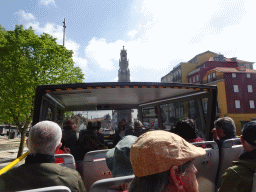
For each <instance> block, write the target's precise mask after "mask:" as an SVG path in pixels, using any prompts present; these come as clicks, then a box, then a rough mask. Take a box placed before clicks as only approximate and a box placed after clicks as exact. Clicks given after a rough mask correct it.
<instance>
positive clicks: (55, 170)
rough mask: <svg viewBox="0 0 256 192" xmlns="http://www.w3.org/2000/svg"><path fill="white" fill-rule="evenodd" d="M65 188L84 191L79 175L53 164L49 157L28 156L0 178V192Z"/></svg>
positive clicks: (74, 171) (40, 155) (53, 160)
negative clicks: (19, 164) (23, 162)
mask: <svg viewBox="0 0 256 192" xmlns="http://www.w3.org/2000/svg"><path fill="white" fill-rule="evenodd" d="M57 185H62V186H67V187H68V188H70V190H71V191H86V189H85V186H84V182H83V180H82V178H81V176H80V174H79V173H78V172H77V171H76V170H73V169H69V168H67V167H63V166H61V165H57V164H55V158H54V156H51V155H42V154H30V155H28V157H27V158H26V161H25V164H23V165H21V166H19V167H17V168H13V169H11V170H10V171H8V172H6V173H4V174H3V175H1V176H0V191H18V190H29V189H37V188H43V187H51V186H57Z"/></svg>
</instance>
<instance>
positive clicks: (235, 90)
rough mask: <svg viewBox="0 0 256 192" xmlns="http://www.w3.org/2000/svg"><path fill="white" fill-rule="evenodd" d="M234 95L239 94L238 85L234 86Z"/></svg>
mask: <svg viewBox="0 0 256 192" xmlns="http://www.w3.org/2000/svg"><path fill="white" fill-rule="evenodd" d="M233 88H234V93H239V87H238V85H233Z"/></svg>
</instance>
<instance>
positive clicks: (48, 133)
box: [27, 121, 62, 155]
mask: <svg viewBox="0 0 256 192" xmlns="http://www.w3.org/2000/svg"><path fill="white" fill-rule="evenodd" d="M61 137H62V131H61V128H60V126H59V125H58V124H57V123H54V122H52V121H41V122H39V123H37V124H35V125H34V126H33V127H32V128H31V129H30V131H29V137H28V140H27V145H28V149H29V151H30V153H40V154H48V155H54V152H55V149H56V147H58V146H60V145H61V143H60V141H61Z"/></svg>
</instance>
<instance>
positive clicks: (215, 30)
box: [0, 0, 256, 82]
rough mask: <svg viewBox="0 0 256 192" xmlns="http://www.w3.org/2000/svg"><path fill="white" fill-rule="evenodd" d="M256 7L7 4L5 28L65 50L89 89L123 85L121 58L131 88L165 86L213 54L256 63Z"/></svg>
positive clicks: (235, 1)
mask: <svg viewBox="0 0 256 192" xmlns="http://www.w3.org/2000/svg"><path fill="white" fill-rule="evenodd" d="M255 5H256V2H255V1H253V0H251V1H241V0H232V1H226V0H225V1H224V0H215V1H209V0H208V1H207V0H195V1H191V0H184V1H169V0H162V1H161V0H159V1H150V0H144V1H143V0H137V1H132V0H130V1H128V0H127V1H120V0H111V1H107V0H73V1H72V0H69V1H67V0H33V1H32V0H31V1H30V0H26V1H25V0H24V1H22V0H8V1H5V0H1V2H0V24H1V25H2V26H3V27H5V28H6V29H7V30H13V29H14V26H15V25H16V24H23V26H24V27H25V28H28V27H29V26H32V27H33V29H34V30H35V32H36V33H37V34H41V33H43V32H46V33H49V34H51V35H53V36H54V37H55V38H57V39H58V43H59V44H62V42H63V27H62V25H63V23H62V22H63V20H64V18H65V19H66V26H67V28H66V43H65V46H66V47H67V49H72V50H73V51H74V57H73V59H74V61H75V63H76V66H79V67H80V68H81V69H82V70H83V73H84V74H85V82H103V81H117V75H118V68H119V58H120V50H121V49H122V46H123V45H124V46H125V49H127V53H128V59H129V68H130V73H131V81H156V82H157V81H160V79H161V77H162V76H164V75H166V74H167V73H168V72H169V71H170V70H172V68H173V67H174V66H176V65H177V64H179V62H186V61H188V60H190V59H191V58H192V57H194V56H195V55H196V54H199V53H202V52H205V51H207V50H210V51H213V52H217V53H222V54H224V56H225V57H228V58H230V57H237V58H238V59H241V60H246V61H252V62H255V60H256V55H255V49H254V46H255V43H256V37H255V36H256V35H255V34H256V27H255V26H254V25H255V18H256V12H255V10H254V8H255Z"/></svg>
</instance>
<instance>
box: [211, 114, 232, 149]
mask: <svg viewBox="0 0 256 192" xmlns="http://www.w3.org/2000/svg"><path fill="white" fill-rule="evenodd" d="M214 125H215V128H214V129H213V130H212V132H211V133H212V136H213V139H214V141H215V142H216V143H217V144H218V147H219V149H221V147H222V143H223V141H225V140H227V139H233V138H237V136H236V126H235V123H234V121H233V119H232V118H230V117H223V118H219V119H217V120H216V121H215V122H214Z"/></svg>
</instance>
